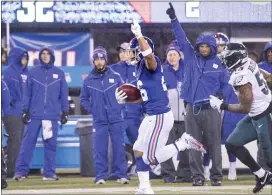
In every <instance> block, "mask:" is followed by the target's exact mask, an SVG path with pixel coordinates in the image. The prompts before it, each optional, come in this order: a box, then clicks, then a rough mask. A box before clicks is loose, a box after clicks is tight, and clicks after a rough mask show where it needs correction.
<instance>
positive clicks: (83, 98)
mask: <svg viewBox="0 0 272 195" xmlns="http://www.w3.org/2000/svg"><path fill="white" fill-rule="evenodd" d="M80 104H81V105H82V106H83V108H84V109H85V110H87V112H88V113H89V114H91V113H92V110H91V103H90V94H89V91H88V88H87V85H86V82H85V81H84V83H83V86H82V88H81V92H80Z"/></svg>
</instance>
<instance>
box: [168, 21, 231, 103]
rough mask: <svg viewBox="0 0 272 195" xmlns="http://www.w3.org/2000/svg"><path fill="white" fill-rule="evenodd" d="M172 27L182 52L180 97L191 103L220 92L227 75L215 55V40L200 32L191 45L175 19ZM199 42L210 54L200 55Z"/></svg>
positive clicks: (210, 35) (226, 83)
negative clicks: (182, 75)
mask: <svg viewBox="0 0 272 195" xmlns="http://www.w3.org/2000/svg"><path fill="white" fill-rule="evenodd" d="M172 28H173V30H174V33H175V37H176V40H177V42H178V44H179V47H180V48H181V51H182V52H183V54H184V64H185V67H184V83H183V85H182V89H181V98H182V99H184V100H185V101H186V102H187V103H190V104H193V103H194V102H195V101H199V100H203V99H209V96H210V95H217V94H218V93H222V90H223V88H224V86H225V85H228V80H229V76H228V74H227V73H226V70H225V69H224V67H223V65H222V63H221V60H220V59H219V58H218V57H217V47H216V40H215V38H214V37H213V35H212V34H211V33H202V34H200V35H199V37H198V38H197V40H196V45H195V47H193V46H192V45H191V43H190V41H189V40H188V39H187V36H186V34H185V32H184V30H183V29H182V27H181V25H180V24H179V21H178V20H177V19H176V20H174V21H172ZM201 44H207V45H208V46H209V47H210V49H211V54H210V55H209V56H208V57H203V56H201V55H200V53H199V46H200V45H201Z"/></svg>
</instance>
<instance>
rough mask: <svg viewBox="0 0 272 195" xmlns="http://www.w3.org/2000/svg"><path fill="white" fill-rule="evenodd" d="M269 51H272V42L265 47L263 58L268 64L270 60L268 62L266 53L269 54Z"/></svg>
mask: <svg viewBox="0 0 272 195" xmlns="http://www.w3.org/2000/svg"><path fill="white" fill-rule="evenodd" d="M269 49H272V41H270V42H267V43H266V44H265V47H264V52H263V58H264V60H265V61H266V62H267V61H268V60H267V55H266V52H267V51H268V50H269Z"/></svg>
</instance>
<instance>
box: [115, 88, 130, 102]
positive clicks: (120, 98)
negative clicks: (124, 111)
mask: <svg viewBox="0 0 272 195" xmlns="http://www.w3.org/2000/svg"><path fill="white" fill-rule="evenodd" d="M118 89H119V88H116V90H115V98H116V100H117V102H118V103H119V104H125V103H126V98H127V94H126V93H125V92H124V91H123V90H120V91H118Z"/></svg>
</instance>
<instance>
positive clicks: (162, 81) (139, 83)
mask: <svg viewBox="0 0 272 195" xmlns="http://www.w3.org/2000/svg"><path fill="white" fill-rule="evenodd" d="M161 84H162V88H163V91H167V87H166V83H165V80H164V76H162V77H161ZM137 88H138V89H139V90H140V93H141V97H142V99H143V101H144V102H146V101H147V100H148V96H147V92H146V90H145V89H144V88H143V82H142V81H141V80H138V81H137Z"/></svg>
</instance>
